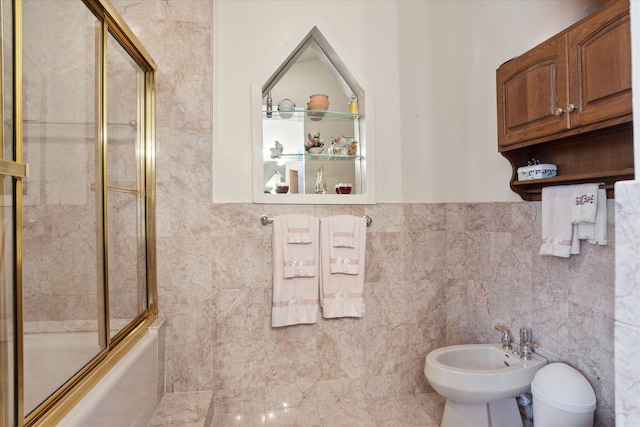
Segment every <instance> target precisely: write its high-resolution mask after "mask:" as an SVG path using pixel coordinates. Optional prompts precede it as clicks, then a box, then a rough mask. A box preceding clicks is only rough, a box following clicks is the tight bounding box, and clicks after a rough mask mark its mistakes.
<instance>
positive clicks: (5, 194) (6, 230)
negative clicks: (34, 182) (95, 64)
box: [0, 0, 16, 426]
mask: <svg viewBox="0 0 640 427" xmlns="http://www.w3.org/2000/svg"><path fill="white" fill-rule="evenodd" d="M12 14H13V13H12V4H11V2H9V1H4V0H3V1H1V2H0V24H1V25H2V28H1V30H2V33H1V35H0V40H2V46H0V49H2V52H1V54H0V72H1V73H2V75H1V76H0V121H1V123H0V425H2V426H8V425H11V424H10V423H11V422H12V421H13V419H15V411H14V408H15V403H16V396H15V393H14V390H15V388H14V387H13V384H14V383H15V380H16V378H15V375H14V372H15V363H16V361H15V357H14V354H15V350H16V340H15V335H14V327H15V322H14V318H15V314H16V313H15V307H14V305H13V301H14V297H15V295H14V293H15V289H14V274H15V270H14V247H15V227H14V225H15V209H14V201H13V197H14V196H13V195H14V191H15V180H14V173H13V172H11V168H12V167H13V166H15V165H16V162H15V150H14V149H13V96H12V93H13V92H12V90H13V76H12V74H11V73H10V72H9V73H7V72H6V70H11V69H12V68H13V44H12V40H13V36H12V33H13V25H12V19H11V18H12Z"/></svg>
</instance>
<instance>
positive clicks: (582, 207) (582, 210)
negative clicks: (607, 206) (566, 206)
mask: <svg viewBox="0 0 640 427" xmlns="http://www.w3.org/2000/svg"><path fill="white" fill-rule="evenodd" d="M571 187H572V188H573V192H572V194H571V222H572V223H574V224H578V223H581V222H590V223H593V222H596V212H597V210H598V187H600V184H597V183H596V184H578V185H572V186H571Z"/></svg>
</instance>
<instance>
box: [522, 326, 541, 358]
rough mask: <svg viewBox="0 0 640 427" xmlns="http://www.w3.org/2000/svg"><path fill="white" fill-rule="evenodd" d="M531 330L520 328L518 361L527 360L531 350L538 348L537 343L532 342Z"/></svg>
mask: <svg viewBox="0 0 640 427" xmlns="http://www.w3.org/2000/svg"><path fill="white" fill-rule="evenodd" d="M532 337H533V335H532V333H531V328H524V327H523V328H520V351H519V352H518V353H519V354H520V359H524V360H529V359H531V355H532V354H533V349H534V348H538V343H537V342H534V341H532Z"/></svg>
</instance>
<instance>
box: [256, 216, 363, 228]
mask: <svg viewBox="0 0 640 427" xmlns="http://www.w3.org/2000/svg"><path fill="white" fill-rule="evenodd" d="M364 218H365V219H366V220H367V227H370V226H371V223H373V219H371V217H370V216H369V215H364ZM260 222H261V223H262V225H267V224H272V223H273V217H271V216H266V215H262V216H261V217H260Z"/></svg>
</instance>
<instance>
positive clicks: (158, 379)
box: [58, 320, 164, 427]
mask: <svg viewBox="0 0 640 427" xmlns="http://www.w3.org/2000/svg"><path fill="white" fill-rule="evenodd" d="M162 325H163V322H162V321H159V320H156V321H155V322H154V323H153V324H152V325H151V326H150V327H149V330H148V331H147V332H146V333H145V335H144V336H143V337H142V338H141V339H140V341H138V342H137V343H136V344H135V345H134V346H133V348H132V349H131V350H130V351H129V352H128V353H127V354H126V355H125V356H124V357H123V358H122V359H121V360H120V361H119V362H118V363H117V364H116V365H115V366H114V367H113V369H111V370H110V371H109V373H108V374H107V375H106V376H105V377H104V378H102V379H101V380H100V381H99V382H98V384H96V386H95V387H94V388H93V389H92V390H91V391H89V393H88V394H87V395H86V396H84V397H83V398H82V400H80V401H79V402H78V404H77V405H76V406H75V407H74V408H73V409H72V410H71V411H70V412H69V413H68V414H67V415H66V416H65V417H64V418H63V419H62V420H61V421H60V423H59V424H58V426H59V427H86V426H91V427H103V426H104V427H113V426H131V427H138V426H139V427H146V426H147V425H148V424H149V422H150V421H151V417H152V416H153V413H154V412H155V410H156V407H157V406H158V403H159V402H160V399H161V398H162V395H163V393H164V339H163V332H164V329H163V328H162Z"/></svg>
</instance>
